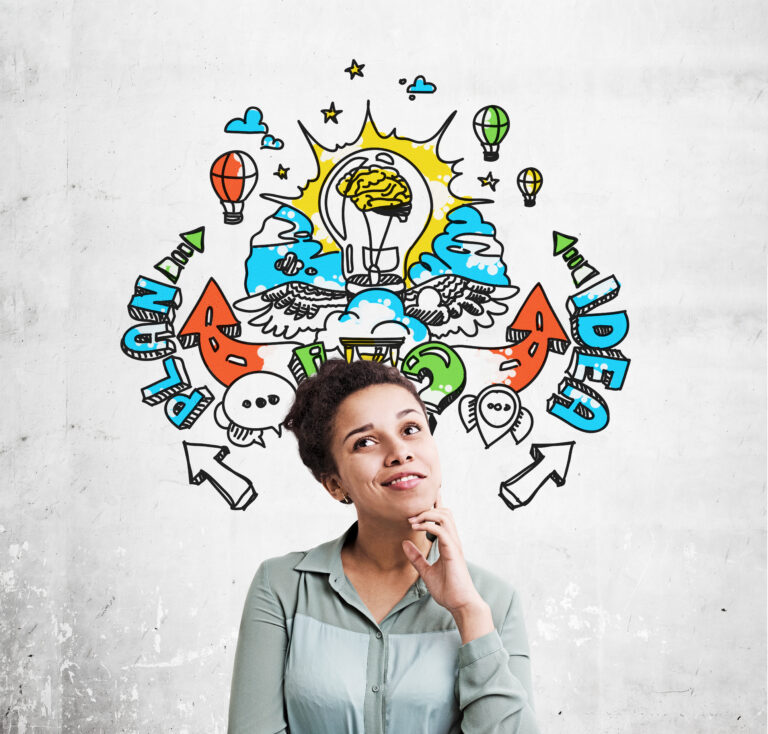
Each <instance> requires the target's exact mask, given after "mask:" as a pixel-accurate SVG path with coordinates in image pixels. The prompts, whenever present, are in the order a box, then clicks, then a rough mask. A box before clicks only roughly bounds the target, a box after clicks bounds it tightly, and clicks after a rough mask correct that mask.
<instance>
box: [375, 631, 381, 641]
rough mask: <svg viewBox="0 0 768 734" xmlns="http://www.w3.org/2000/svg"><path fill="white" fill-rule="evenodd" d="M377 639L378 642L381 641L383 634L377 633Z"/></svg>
mask: <svg viewBox="0 0 768 734" xmlns="http://www.w3.org/2000/svg"><path fill="white" fill-rule="evenodd" d="M376 639H378V640H380V639H381V632H377V633H376Z"/></svg>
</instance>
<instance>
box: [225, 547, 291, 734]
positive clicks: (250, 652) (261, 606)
mask: <svg viewBox="0 0 768 734" xmlns="http://www.w3.org/2000/svg"><path fill="white" fill-rule="evenodd" d="M287 645H288V630H287V626H286V620H285V612H284V610H283V608H282V606H281V605H280V602H279V601H278V600H277V597H276V596H275V594H274V593H273V591H272V589H271V588H270V585H269V571H268V568H267V562H264V563H262V564H261V566H259V568H258V570H257V571H256V575H255V576H254V579H253V582H252V583H251V586H250V589H249V590H248V595H247V597H246V600H245V608H244V609H243V617H242V620H241V622H240V634H239V636H238V638H237V652H236V653H235V668H234V672H233V674H232V690H231V694H230V698H229V727H228V729H227V732H228V734H246V732H247V734H288V725H287V723H286V720H285V705H284V699H283V675H284V669H285V651H286V647H287Z"/></svg>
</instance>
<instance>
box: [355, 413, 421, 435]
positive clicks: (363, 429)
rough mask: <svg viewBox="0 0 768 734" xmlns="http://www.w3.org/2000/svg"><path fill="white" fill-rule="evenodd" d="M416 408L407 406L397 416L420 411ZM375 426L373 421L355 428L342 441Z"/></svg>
mask: <svg viewBox="0 0 768 734" xmlns="http://www.w3.org/2000/svg"><path fill="white" fill-rule="evenodd" d="M418 412H419V411H417V410H416V409H415V408H406V409H405V410H401V411H400V412H399V413H398V414H397V415H396V416H395V417H396V418H402V417H403V416H404V415H408V413H418ZM372 428H373V423H366V424H365V425H364V426H360V428H353V429H352V430H351V431H350V432H349V433H348V434H347V435H346V436H344V440H343V441H342V443H346V442H347V439H348V438H349V437H350V436H354V435H355V434H356V433H364V432H365V431H370V430H371V429H372Z"/></svg>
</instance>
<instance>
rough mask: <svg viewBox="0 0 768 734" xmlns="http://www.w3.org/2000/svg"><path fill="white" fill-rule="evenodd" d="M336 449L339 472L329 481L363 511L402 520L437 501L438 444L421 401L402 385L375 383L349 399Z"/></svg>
mask: <svg viewBox="0 0 768 734" xmlns="http://www.w3.org/2000/svg"><path fill="white" fill-rule="evenodd" d="M331 453H332V455H333V458H334V461H335V463H336V472H335V473H334V475H333V478H332V480H331V481H330V483H329V484H328V485H327V486H328V488H329V490H333V492H336V493H343V494H342V495H341V496H344V495H348V496H349V497H350V498H351V500H352V501H353V502H354V503H355V506H356V508H357V512H358V515H360V514H362V515H364V516H367V517H369V518H371V519H373V518H374V517H375V518H378V519H386V520H388V521H393V520H396V519H397V520H399V521H400V522H402V521H403V519H405V518H408V517H410V516H411V515H412V514H415V513H417V512H421V511H422V510H426V509H428V508H430V507H432V506H433V504H434V502H435V499H436V497H437V491H438V489H439V488H440V483H441V474H440V459H439V457H438V453H437V444H436V443H435V439H434V438H433V436H432V434H431V432H430V430H429V424H428V422H427V417H426V415H424V410H423V409H422V407H421V405H420V404H419V402H418V400H416V398H415V397H414V396H413V395H412V394H411V393H410V392H409V391H408V390H406V389H405V388H403V387H401V386H399V385H392V384H384V385H371V386H370V387H366V388H363V389H362V390H358V391H357V392H355V393H352V394H351V395H349V396H348V397H347V398H345V400H344V401H343V402H342V403H341V404H340V405H339V407H338V410H337V412H336V417H335V420H334V424H333V435H332V439H331ZM333 492H332V493H333ZM395 499H397V500H398V501H396V502H393V500H395Z"/></svg>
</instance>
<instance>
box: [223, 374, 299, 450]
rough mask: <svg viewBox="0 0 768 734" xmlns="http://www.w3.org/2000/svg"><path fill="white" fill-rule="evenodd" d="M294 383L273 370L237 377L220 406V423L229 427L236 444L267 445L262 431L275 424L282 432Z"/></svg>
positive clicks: (228, 431) (274, 426) (227, 429)
mask: <svg viewBox="0 0 768 734" xmlns="http://www.w3.org/2000/svg"><path fill="white" fill-rule="evenodd" d="M293 393H294V387H293V385H292V384H291V383H290V382H288V380H286V379H285V378H283V377H280V375H275V374H273V373H272V372H249V373H248V374H247V375H243V376H242V377H239V378H238V379H237V380H235V381H234V382H233V383H232V384H231V385H230V386H229V387H228V388H227V391H226V392H225V393H224V399H223V400H222V401H221V402H220V403H219V404H218V405H217V406H216V410H215V411H214V417H215V418H216V423H217V424H218V425H219V426H220V427H221V428H224V429H226V431H227V438H228V439H229V440H230V441H231V442H232V443H233V444H235V445H236V446H250V445H251V444H252V443H257V444H259V445H260V446H262V447H263V446H264V438H263V436H262V432H263V431H265V430H267V429H269V428H271V429H272V430H273V431H275V433H277V435H278V436H279V435H280V434H281V432H282V429H281V424H282V422H283V420H285V414H286V413H287V412H288V407H289V405H290V401H291V399H292V398H293Z"/></svg>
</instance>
